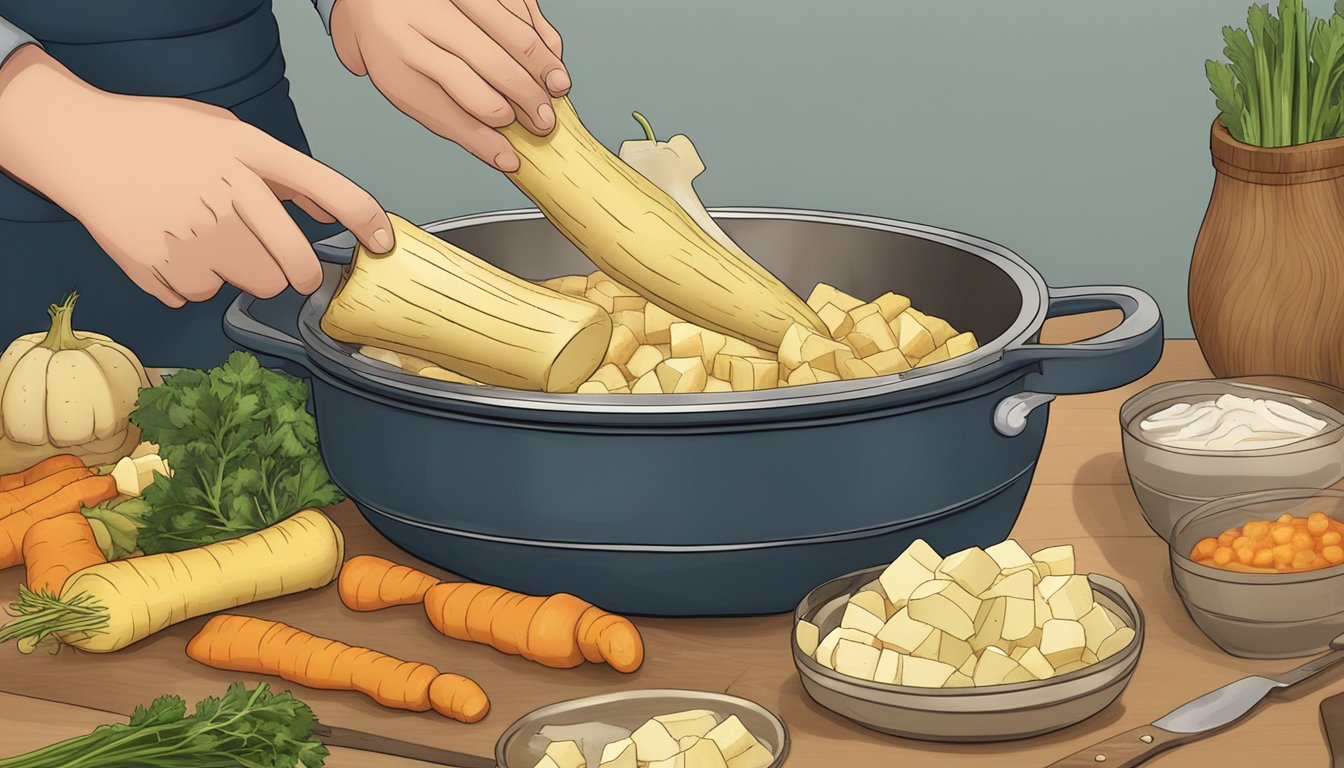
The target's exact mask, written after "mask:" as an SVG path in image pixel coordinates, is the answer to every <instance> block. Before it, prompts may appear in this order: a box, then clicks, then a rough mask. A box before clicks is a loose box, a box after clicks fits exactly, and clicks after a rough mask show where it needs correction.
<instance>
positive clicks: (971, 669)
mask: <svg viewBox="0 0 1344 768" xmlns="http://www.w3.org/2000/svg"><path fill="white" fill-rule="evenodd" d="M979 660H980V657H979V656H975V655H971V656H967V657H966V661H963V662H962V663H961V666H960V667H957V671H958V672H960V673H961V674H963V675H965V676H967V677H971V676H972V675H974V674H975V663H976V662H977V661H979Z"/></svg>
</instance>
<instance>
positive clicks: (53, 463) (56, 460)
mask: <svg viewBox="0 0 1344 768" xmlns="http://www.w3.org/2000/svg"><path fill="white" fill-rule="evenodd" d="M83 466H84V461H83V460H82V459H80V458H79V457H78V456H75V455H72V454H69V453H62V454H59V455H57V456H51V457H48V458H45V459H43V460H41V461H39V462H38V463H36V464H34V465H33V466H31V467H29V468H27V469H25V470H23V471H22V472H15V473H13V474H9V475H0V492H2V491H12V490H14V489H15V488H18V487H20V486H24V485H28V484H29V483H35V482H37V481H38V480H41V479H42V478H44V477H50V476H51V475H54V474H56V473H57V472H60V471H61V470H63V469H79V468H81V467H83Z"/></svg>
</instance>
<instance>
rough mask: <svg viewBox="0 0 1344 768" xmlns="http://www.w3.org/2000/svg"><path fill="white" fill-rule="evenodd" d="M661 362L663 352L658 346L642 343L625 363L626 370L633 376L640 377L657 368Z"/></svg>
mask: <svg viewBox="0 0 1344 768" xmlns="http://www.w3.org/2000/svg"><path fill="white" fill-rule="evenodd" d="M661 362H663V353H662V352H660V351H658V348H657V347H654V346H651V345H649V344H641V345H639V346H638V347H636V348H635V351H634V352H632V353H631V354H630V359H629V360H628V361H626V363H625V370H627V371H629V372H630V376H631V378H635V379H638V378H641V377H643V376H644V374H646V373H648V372H650V371H652V370H653V369H654V368H657V367H658V364H659V363H661Z"/></svg>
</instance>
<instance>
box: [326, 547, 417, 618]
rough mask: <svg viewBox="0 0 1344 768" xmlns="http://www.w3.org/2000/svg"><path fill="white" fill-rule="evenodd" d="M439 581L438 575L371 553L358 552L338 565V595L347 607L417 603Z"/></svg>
mask: <svg viewBox="0 0 1344 768" xmlns="http://www.w3.org/2000/svg"><path fill="white" fill-rule="evenodd" d="M438 583H439V580H438V579H436V578H434V577H433V576H430V575H429V574H427V573H421V572H419V571H417V570H415V569H414V568H407V567H406V566H404V565H397V564H396V563H394V562H392V561H391V560H384V559H383V558H381V557H374V556H373V555H360V556H359V557H352V558H350V560H349V561H348V562H347V563H346V564H345V566H344V567H343V568H341V579H340V587H339V588H340V592H341V599H342V600H345V604H346V605H347V606H349V608H350V610H352V611H376V610H379V609H382V608H388V607H390V606H393V605H414V604H416V603H419V602H421V601H423V600H424V599H425V593H426V592H428V591H429V588H430V587H432V586H434V585H435V584H438ZM347 595H349V596H350V597H349V599H346V596H347Z"/></svg>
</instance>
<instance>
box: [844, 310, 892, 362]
mask: <svg viewBox="0 0 1344 768" xmlns="http://www.w3.org/2000/svg"><path fill="white" fill-rule="evenodd" d="M851 335H860V336H865V337H867V338H868V339H869V340H870V341H872V342H873V345H874V346H876V347H877V351H878V352H886V351H887V350H889V349H896V347H897V343H896V334H895V333H893V332H892V329H891V326H890V325H888V324H887V321H885V320H883V319H882V315H881V314H880V313H878V311H877V308H876V307H874V308H873V313H872V314H871V315H868V316H867V317H864V318H862V319H860V320H855V321H854V332H853V334H851ZM870 354H876V353H870ZM861 356H862V357H868V356H870V355H869V354H863V355H861Z"/></svg>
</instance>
